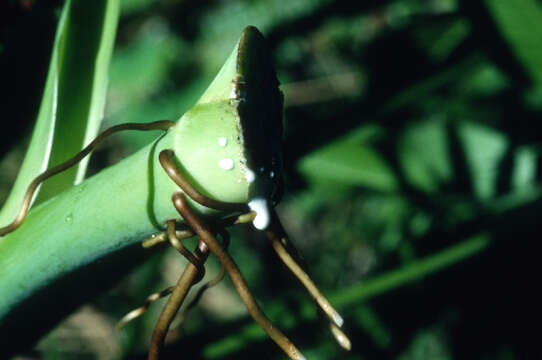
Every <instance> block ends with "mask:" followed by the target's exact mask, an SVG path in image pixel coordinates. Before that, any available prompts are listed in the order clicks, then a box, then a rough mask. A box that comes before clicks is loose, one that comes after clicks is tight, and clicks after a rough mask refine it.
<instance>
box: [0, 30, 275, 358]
mask: <svg viewBox="0 0 542 360" xmlns="http://www.w3.org/2000/svg"><path fill="white" fill-rule="evenodd" d="M262 41H263V40H262V37H261V34H259V32H258V30H256V29H255V28H247V29H246V30H245V31H244V32H243V36H242V38H241V40H240V41H239V42H238V43H237V45H236V46H235V48H234V50H233V51H232V53H231V55H230V57H229V58H228V60H227V61H226V62H225V64H224V66H223V67H222V69H221V70H220V71H219V73H218V75H217V76H216V78H215V80H214V81H213V82H212V83H211V85H209V88H208V89H207V90H206V91H205V92H204V94H203V95H202V97H201V98H200V100H199V101H198V103H197V104H196V105H195V106H194V107H193V108H192V109H191V110H189V111H188V112H187V113H185V114H184V115H183V116H182V117H181V119H180V120H179V121H178V124H177V125H175V126H173V127H171V128H170V129H169V130H168V131H167V133H166V134H165V135H164V136H161V137H159V138H158V139H157V140H156V141H154V142H153V143H151V144H149V145H148V146H146V147H145V148H143V149H141V150H140V151H138V152H137V153H136V154H134V155H132V156H130V157H128V158H126V159H124V160H123V161H121V162H119V163H118V164H116V165H114V166H111V167H109V168H107V169H105V170H103V171H102V172H100V173H99V174H97V175H95V176H93V177H91V178H89V179H87V180H85V181H84V182H83V183H81V184H79V185H76V186H73V187H71V188H69V189H67V190H66V191H64V192H62V193H60V194H59V195H57V196H55V197H54V198H51V199H50V200H49V201H46V202H44V203H43V204H41V205H38V206H36V207H35V208H33V209H32V211H31V212H30V214H29V215H28V216H27V218H26V219H25V221H24V223H23V224H22V226H21V227H20V228H18V229H16V231H14V232H12V233H10V234H7V236H5V237H3V238H2V239H0V269H2V279H3V281H2V282H1V285H0V293H2V294H5V296H3V297H2V300H1V302H0V333H3V334H8V333H12V332H13V331H14V329H17V331H20V332H21V335H22V333H23V332H24V331H25V330H24V329H25V328H24V327H22V326H21V325H19V324H18V323H19V322H20V316H21V314H28V312H29V311H30V312H32V311H36V309H34V310H32V309H31V308H32V307H34V306H36V304H37V303H39V300H38V299H43V298H47V297H52V296H62V295H61V294H63V293H64V294H68V293H72V294H71V295H70V300H69V303H71V302H73V301H77V300H76V299H77V298H78V296H77V295H76V294H79V295H80V296H84V294H85V292H84V291H83V292H81V293H79V292H78V290H77V289H78V287H84V286H85V284H84V283H81V282H80V281H81V274H80V273H81V272H84V271H85V270H84V269H85V268H89V267H91V268H93V270H95V271H98V272H99V271H100V270H99V269H94V267H93V264H95V263H96V262H97V261H104V260H103V258H106V257H107V256H109V257H113V256H115V255H116V254H118V253H122V251H123V250H124V249H125V248H127V247H129V246H132V245H136V243H138V242H139V241H141V240H142V239H144V238H145V237H147V236H149V235H150V234H151V233H155V232H157V231H160V230H163V226H164V224H165V223H166V222H167V220H169V219H175V218H178V217H179V216H178V213H177V210H176V209H175V207H174V206H173V204H172V203H171V200H170V199H171V195H172V194H174V193H175V192H177V191H179V188H178V187H177V185H176V184H175V183H174V182H173V181H172V180H171V179H170V178H169V177H168V175H167V174H166V172H165V171H164V170H163V169H162V167H161V165H160V162H159V161H158V156H159V154H160V152H161V151H162V150H164V149H171V150H173V152H174V154H175V158H176V163H177V166H178V168H179V170H180V171H181V172H183V173H184V174H186V178H187V179H188V180H189V181H190V182H191V184H193V185H194V186H195V187H196V188H198V189H199V191H201V192H202V193H203V194H206V195H207V196H209V197H211V198H214V199H217V200H221V201H228V202H240V203H247V202H248V201H249V200H250V198H251V196H252V193H256V194H257V195H258V196H259V195H260V192H257V191H258V189H256V187H257V186H259V185H260V184H262V182H261V181H259V179H258V177H259V175H255V177H256V179H251V180H249V178H248V177H247V176H245V175H246V174H247V172H248V171H254V172H256V170H255V169H257V168H260V166H262V165H263V164H267V163H270V162H271V157H272V155H273V153H272V152H271V151H270V150H268V149H267V150H266V149H263V150H261V149H258V148H257V146H254V145H253V144H258V143H259V141H258V140H259V139H260V138H261V137H262V135H263V133H262V126H263V125H267V126H269V124H265V123H264V120H267V121H274V120H277V118H276V117H271V115H272V114H276V113H277V112H278V111H280V103H278V104H276V103H273V102H269V104H270V106H269V108H268V113H269V114H270V115H269V117H267V118H266V117H263V116H262V117H260V118H259V119H258V121H255V118H254V117H253V116H251V111H253V110H252V107H253V106H258V108H261V107H260V105H261V104H262V99H261V98H260V97H261V96H266V97H265V99H266V100H268V99H272V97H271V96H273V95H275V96H279V93H278V89H277V87H276V79H275V82H273V76H274V75H273V70H272V68H271V67H269V63H267V62H266V61H265V56H267V53H265V52H263V51H264V45H263V44H262ZM262 59H263V60H262ZM262 74H263V75H262ZM268 76H270V78H269V77H268ZM235 79H245V81H247V82H250V83H253V84H258V88H259V89H260V91H261V92H260V93H251V88H250V87H249V88H248V89H247V93H246V94H242V95H241V96H243V98H242V100H239V99H238V98H237V95H236V94H235V92H234V91H233V90H234V80H235ZM252 91H253V90H252ZM232 94H233V95H232ZM272 106H279V108H278V109H273V108H272ZM279 119H280V118H279ZM247 120H250V121H247ZM251 137H253V138H251ZM220 138H224V139H226V144H222V145H221V144H220V141H219V139H220ZM268 141H277V140H276V139H273V138H272V137H269V138H268ZM250 145H253V146H254V147H252V148H250V147H249V146H250ZM246 154H250V156H247V155H246ZM223 159H229V160H230V161H231V163H232V164H233V165H232V167H231V168H230V167H228V168H226V167H224V166H221V165H220V162H221V160H223ZM251 169H254V170H251ZM277 175H278V174H277ZM265 186H268V184H267V185H265ZM249 190H250V194H249ZM190 202H191V206H192V207H193V208H195V209H197V210H198V212H199V213H200V215H202V216H207V217H217V216H218V215H220V214H217V212H216V211H214V210H211V209H209V208H206V207H203V206H202V205H199V204H197V203H196V202H194V201H192V200H190ZM221 215H231V214H221ZM89 228H91V229H92V230H90V231H89ZM36 232H39V233H40V234H42V235H41V236H40V241H39V242H37V243H36V242H35V241H34V236H33V234H35V233H36ZM74 239H77V241H76V242H75V241H74ZM98 267H99V265H98ZM105 268H106V266H103V267H102V271H103V270H104V269H105ZM82 269H83V270H82ZM52 294H54V295H52ZM58 305H60V307H61V308H62V307H63V305H62V303H61V302H60V303H58ZM58 305H57V306H54V305H52V306H51V308H49V309H48V315H47V316H42V317H40V321H39V322H34V323H32V325H31V326H32V327H38V328H39V327H41V326H43V325H42V323H44V322H46V320H44V319H45V318H47V319H48V320H49V319H50V318H51V317H54V316H55V314H56V313H57V312H58V309H57V308H58ZM42 310H43V309H41V308H40V310H39V311H40V312H41V311H42ZM60 313H62V311H60ZM2 337H3V338H5V337H4V336H2ZM8 346H9V345H7V344H6V351H8V350H7V347H8ZM15 346H16V345H15ZM10 349H11V350H9V351H13V348H11V347H10Z"/></svg>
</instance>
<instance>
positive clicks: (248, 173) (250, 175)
mask: <svg viewBox="0 0 542 360" xmlns="http://www.w3.org/2000/svg"><path fill="white" fill-rule="evenodd" d="M245 179H247V182H248V183H249V184H250V183H252V182H254V180H256V174H254V172H253V171H252V170H250V169H249V168H246V169H245Z"/></svg>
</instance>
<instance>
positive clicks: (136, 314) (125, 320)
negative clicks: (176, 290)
mask: <svg viewBox="0 0 542 360" xmlns="http://www.w3.org/2000/svg"><path fill="white" fill-rule="evenodd" d="M172 291H173V286H170V287H168V288H167V289H164V290H162V291H159V292H155V293H152V294H150V295H149V296H147V298H146V299H145V302H144V303H143V305H141V306H140V307H138V308H137V309H134V310H132V311H130V312H129V313H128V314H126V315H124V316H123V317H122V319H120V320H119V322H118V323H117V326H116V328H117V330H118V331H120V330H122V328H124V327H125V326H126V324H128V323H129V322H130V321H132V320H134V319H135V318H138V317H140V316H141V315H143V314H144V313H145V311H147V309H148V308H149V306H151V304H152V303H153V302H155V301H156V300H159V299H161V298H163V297H165V296H168V295H169V294H171V292H172Z"/></svg>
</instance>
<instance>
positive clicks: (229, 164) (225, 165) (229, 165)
mask: <svg viewBox="0 0 542 360" xmlns="http://www.w3.org/2000/svg"><path fill="white" fill-rule="evenodd" d="M218 165H219V166H220V167H221V168H222V169H224V170H231V169H233V160H232V159H229V158H224V159H220V160H219V161H218Z"/></svg>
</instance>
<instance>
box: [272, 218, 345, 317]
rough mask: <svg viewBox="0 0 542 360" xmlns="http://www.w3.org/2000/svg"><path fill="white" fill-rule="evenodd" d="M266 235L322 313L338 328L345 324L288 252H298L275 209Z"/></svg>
mask: <svg viewBox="0 0 542 360" xmlns="http://www.w3.org/2000/svg"><path fill="white" fill-rule="evenodd" d="M266 235H267V237H268V238H269V240H270V241H271V245H272V246H273V249H274V250H275V252H276V253H277V255H278V256H279V257H280V259H281V260H282V262H283V263H284V264H285V265H286V266H287V267H288V269H290V271H291V272H292V273H293V274H294V275H295V276H296V277H297V278H298V279H299V281H300V282H301V283H302V284H303V286H304V287H305V289H307V291H308V292H309V294H310V295H311V296H312V297H313V299H314V300H315V301H316V303H317V304H318V306H319V307H320V308H321V309H322V311H323V312H324V313H325V314H326V315H327V316H328V317H329V319H330V320H331V321H332V322H333V323H334V324H335V325H337V326H338V327H341V326H342V325H343V323H344V320H343V318H342V317H341V315H339V313H338V312H337V310H335V309H334V308H333V306H331V304H330V303H329V301H328V300H327V299H326V297H325V296H324V295H323V294H322V292H321V291H320V290H319V289H318V287H317V286H316V284H315V283H314V281H312V279H311V278H310V276H309V274H307V272H306V271H305V270H303V268H301V266H300V265H299V264H298V263H297V262H296V261H295V260H294V258H293V257H292V255H291V254H290V253H289V252H288V250H287V248H290V249H292V252H294V254H295V253H296V252H297V251H296V250H295V248H294V246H293V244H292V243H291V242H289V241H288V235H287V234H286V231H285V230H284V228H283V227H282V224H281V223H280V220H279V218H278V215H277V213H276V212H275V210H274V209H271V225H270V226H269V228H268V230H266Z"/></svg>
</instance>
